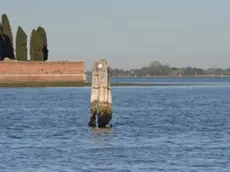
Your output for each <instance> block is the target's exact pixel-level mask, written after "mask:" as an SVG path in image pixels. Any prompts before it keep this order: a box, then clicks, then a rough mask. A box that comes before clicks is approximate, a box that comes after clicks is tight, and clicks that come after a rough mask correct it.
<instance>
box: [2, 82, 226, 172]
mask: <svg viewBox="0 0 230 172" xmlns="http://www.w3.org/2000/svg"><path fill="white" fill-rule="evenodd" d="M0 97H1V99H0V117H1V120H0V171H1V172H75V171H83V172H84V171H85V172H86V171H89V172H90V171H106V172H109V171H114V172H115V171H127V172H128V171H132V172H136V171H138V172H142V171H149V172H153V171H169V172H174V171H175V172H176V171H178V172H179V171H183V172H184V171H185V172H188V171H193V172H196V171H200V172H228V171H229V170H230V87H228V86H209V87H208V86H207V87H206V86H202V87H201V86H186V87H185V86H184V87H181V86H180V87H179V86H175V87H114V88H113V103H114V104H113V105H114V107H113V109H114V114H113V120H112V124H113V128H112V129H110V130H109V129H107V130H105V129H100V130H99V129H98V130H92V129H89V128H88V127H87V123H88V120H89V97H90V89H89V88H87V87H85V88H2V89H0Z"/></svg>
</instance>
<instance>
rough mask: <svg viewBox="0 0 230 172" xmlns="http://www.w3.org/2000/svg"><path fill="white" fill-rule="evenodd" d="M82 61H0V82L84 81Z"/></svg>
mask: <svg viewBox="0 0 230 172" xmlns="http://www.w3.org/2000/svg"><path fill="white" fill-rule="evenodd" d="M84 70H85V69H84V62H59V61H58V62H35V61H23V62H17V61H1V62H0V82H32V81H40V82H42V81H53V82H55V81H56V82H57V81H85V80H86V77H85V71H84Z"/></svg>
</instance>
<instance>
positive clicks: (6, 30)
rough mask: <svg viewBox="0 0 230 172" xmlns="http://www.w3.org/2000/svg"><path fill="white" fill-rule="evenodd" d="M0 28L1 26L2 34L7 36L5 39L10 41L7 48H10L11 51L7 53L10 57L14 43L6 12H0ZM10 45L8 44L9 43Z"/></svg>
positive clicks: (12, 54)
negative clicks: (0, 19)
mask: <svg viewBox="0 0 230 172" xmlns="http://www.w3.org/2000/svg"><path fill="white" fill-rule="evenodd" d="M2 28H3V34H4V35H5V36H6V37H8V38H7V39H9V40H10V42H11V47H8V49H12V50H11V51H12V53H11V54H9V57H10V56H12V57H10V58H14V44H13V34H12V30H11V26H10V22H9V19H8V17H7V15H6V14H2ZM9 45H10V44H9Z"/></svg>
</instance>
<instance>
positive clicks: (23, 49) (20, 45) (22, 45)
mask: <svg viewBox="0 0 230 172" xmlns="http://www.w3.org/2000/svg"><path fill="white" fill-rule="evenodd" d="M16 59H17V60H18V61H27V35H26V33H25V31H24V30H23V29H22V28H21V27H20V26H19V27H18V29H17V33H16Z"/></svg>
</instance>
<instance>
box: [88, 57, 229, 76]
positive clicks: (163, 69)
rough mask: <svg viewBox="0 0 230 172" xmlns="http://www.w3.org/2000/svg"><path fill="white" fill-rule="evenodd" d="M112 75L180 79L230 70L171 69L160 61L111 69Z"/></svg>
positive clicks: (89, 74)
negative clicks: (138, 66) (136, 66)
mask: <svg viewBox="0 0 230 172" xmlns="http://www.w3.org/2000/svg"><path fill="white" fill-rule="evenodd" d="M110 70H111V75H112V76H113V77H124V76H126V77H153V76H166V77H167V76H168V77H180V76H202V75H203V76H204V75H208V76H226V75H230V68H228V69H221V68H209V69H201V68H196V67H184V68H178V67H170V66H169V65H164V64H161V63H160V62H158V61H154V62H152V63H151V64H150V65H149V66H145V67H142V68H139V69H130V70H124V69H116V68H111V69H110ZM86 75H87V76H91V71H87V72H86Z"/></svg>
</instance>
